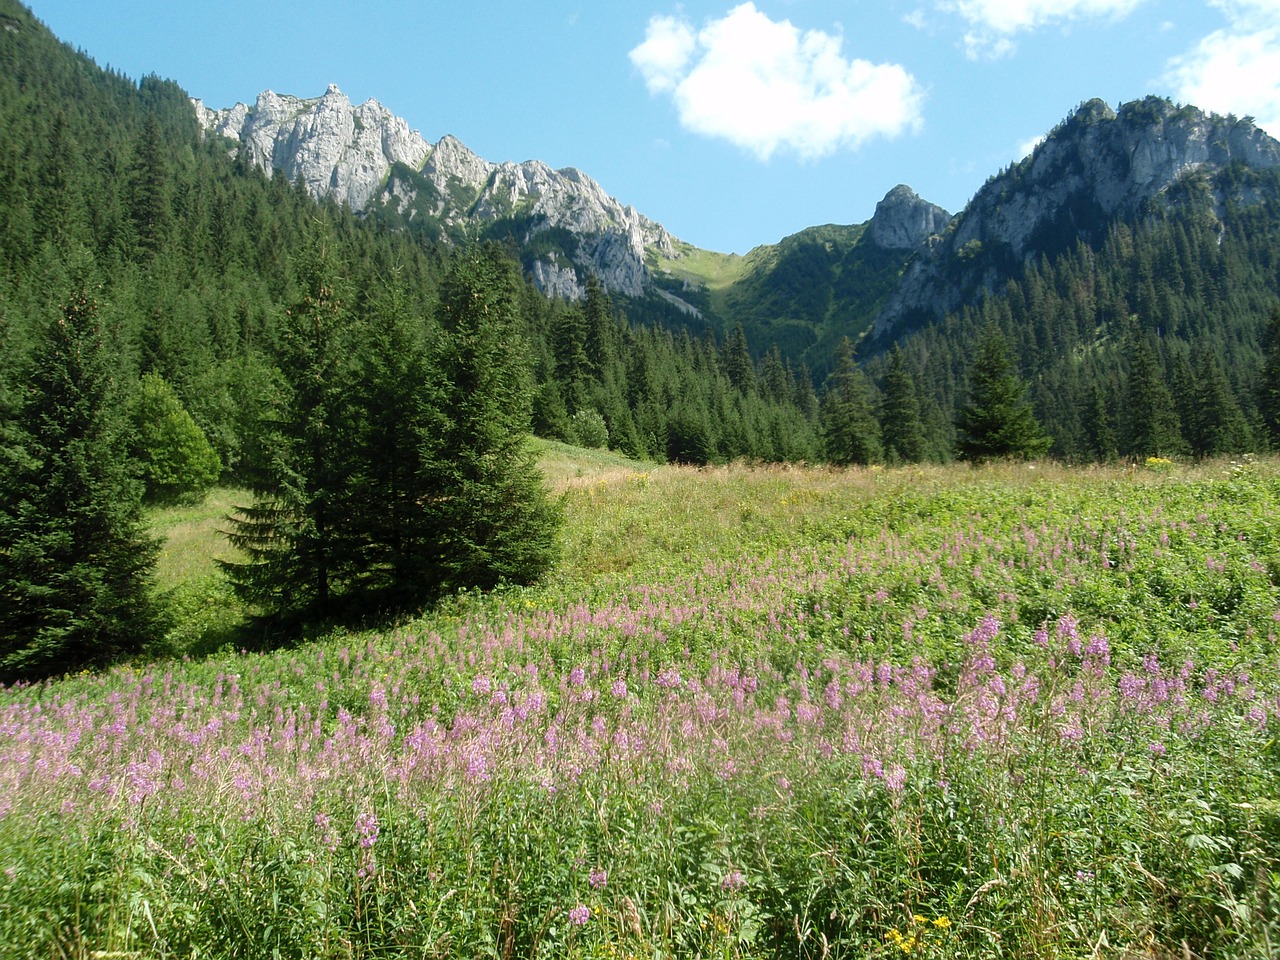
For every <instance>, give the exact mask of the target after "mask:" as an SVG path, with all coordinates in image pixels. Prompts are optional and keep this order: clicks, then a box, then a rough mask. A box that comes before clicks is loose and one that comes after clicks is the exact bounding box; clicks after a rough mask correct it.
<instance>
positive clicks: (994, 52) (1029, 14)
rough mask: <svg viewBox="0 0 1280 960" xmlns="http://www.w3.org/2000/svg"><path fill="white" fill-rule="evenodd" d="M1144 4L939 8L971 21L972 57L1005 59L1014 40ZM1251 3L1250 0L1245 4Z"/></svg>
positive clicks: (1055, 0)
mask: <svg viewBox="0 0 1280 960" xmlns="http://www.w3.org/2000/svg"><path fill="white" fill-rule="evenodd" d="M1143 2H1144V0H940V2H939V3H938V7H939V8H940V9H942V10H946V11H949V12H952V13H958V14H960V16H962V17H963V18H964V19H965V20H967V21H968V23H969V26H970V30H969V31H968V32H966V33H965V35H964V46H965V51H966V52H967V53H968V55H969V56H970V57H973V58H975V59H976V58H977V57H991V58H996V57H1003V56H1007V55H1008V54H1010V53H1012V52H1013V50H1014V49H1015V47H1016V44H1015V42H1014V37H1015V36H1016V35H1017V34H1019V33H1025V32H1027V31H1030V30H1036V29H1039V28H1040V27H1045V26H1049V25H1050V24H1054V23H1066V22H1069V21H1072V20H1079V19H1082V18H1086V17H1095V18H1096V17H1110V18H1112V19H1119V18H1121V17H1125V16H1128V15H1129V14H1130V13H1132V12H1133V10H1134V9H1135V8H1136V7H1137V6H1138V5H1139V4H1141V3H1143ZM1246 2H1251V0H1246Z"/></svg>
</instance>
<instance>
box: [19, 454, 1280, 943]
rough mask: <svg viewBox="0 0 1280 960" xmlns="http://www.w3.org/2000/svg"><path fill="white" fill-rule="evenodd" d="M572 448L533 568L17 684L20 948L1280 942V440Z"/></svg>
mask: <svg viewBox="0 0 1280 960" xmlns="http://www.w3.org/2000/svg"><path fill="white" fill-rule="evenodd" d="M584 456H585V455H584ZM548 461H549V464H550V465H549V468H548V469H549V473H550V481H549V482H551V483H552V484H553V485H554V486H555V487H556V488H557V489H558V490H560V491H562V492H563V495H564V498H565V506H566V511H567V515H568V518H569V519H568V523H567V524H566V528H565V531H564V534H563V537H564V541H565V542H564V551H565V552H564V560H563V561H562V563H561V565H560V567H559V568H558V569H557V570H556V571H555V572H554V573H553V575H552V576H551V577H550V578H549V579H548V580H546V581H545V582H544V583H542V584H540V585H538V586H535V587H529V588H520V589H500V590H498V591H496V592H493V593H489V594H483V595H482V594H461V595H458V596H457V597H454V598H451V599H450V600H449V601H448V602H446V603H445V604H443V605H442V606H441V607H439V608H438V609H436V610H434V611H432V612H430V613H427V614H425V615H423V616H421V617H419V618H416V619H409V620H405V621H404V622H402V623H399V624H396V625H381V626H379V627H378V628H376V629H370V630H363V631H362V630H356V629H355V628H352V627H346V628H334V629H332V630H329V631H326V632H323V633H320V634H318V635H316V636H311V637H308V638H305V639H299V640H298V641H297V642H296V643H293V644H290V645H288V646H285V647H281V646H279V645H276V646H274V647H272V648H270V649H266V648H264V649H254V648H253V647H252V645H248V644H243V646H245V649H243V650H242V649H240V648H239V647H238V646H236V645H225V646H219V647H217V648H216V649H213V650H212V651H209V650H206V649H203V648H200V647H199V644H198V642H197V641H195V640H192V639H191V637H192V635H193V634H192V630H193V628H192V626H191V623H196V622H203V623H206V624H207V623H208V622H209V621H210V616H211V615H210V614H209V611H210V610H214V611H217V610H222V609H224V608H225V606H226V604H229V603H230V600H229V599H228V598H227V597H226V596H225V595H224V594H221V593H219V591H220V590H221V589H222V588H221V587H220V586H219V584H218V581H217V579H216V575H215V574H213V573H212V572H211V567H207V565H206V567H207V568H202V567H201V563H200V560H199V556H196V558H195V559H194V560H193V559H192V556H191V554H190V550H191V549H192V548H190V547H184V550H187V551H188V552H187V553H185V554H184V556H183V558H182V560H181V572H180V573H174V574H172V575H171V577H172V579H171V580H170V582H167V583H162V584H161V585H160V586H161V588H163V589H168V590H173V591H187V594H188V602H187V603H186V606H184V607H183V609H187V610H190V611H191V616H192V621H191V623H187V624H178V625H176V627H175V633H174V635H173V636H174V637H175V638H177V639H174V640H171V646H170V648H168V649H165V650H158V651H155V652H154V655H153V658H148V659H147V660H141V661H138V662H135V663H131V664H129V665H125V666H120V667H117V668H115V669H113V670H111V671H110V672H108V673H104V674H100V675H87V674H86V675H80V676H71V677H66V678H64V679H62V680H59V681H54V682H48V683H44V684H40V685H33V686H17V687H13V688H8V689H3V688H0V957H57V958H61V957H86V958H87V957H108V956H109V957H121V958H122V957H139V958H141V957H149V958H150V957H184V958H186V957H193V958H194V957H282V958H288V957H298V958H303V957H378V958H389V957H405V958H408V957H415V958H436V957H440V958H443V957H481V956H490V957H504V958H506V957H601V958H627V957H631V958H659V957H708V958H710V957H716V958H731V957H743V958H762V957H801V958H808V957H812V958H825V957H906V956H911V957H929V958H944V957H945V958H991V957H1064V958H1076V957H1078V958H1085V957H1133V958H1138V957H1151V958H1163V957H1169V958H1183V957H1195V958H1218V957H1222V958H1259V957H1274V956H1280V645H1278V643H1277V634H1280V586H1278V584H1280V523H1278V522H1277V515H1278V513H1280V463H1278V462H1276V461H1274V460H1264V461H1259V462H1248V463H1239V464H1229V463H1225V462H1215V463H1211V464H1205V465H1200V466H1194V467H1185V466H1178V465H1170V466H1169V467H1164V466H1163V465H1161V467H1160V469H1152V468H1148V467H1146V466H1145V465H1137V466H1136V467H1134V468H1130V469H1129V470H1123V469H1093V470H1067V469H1065V468H1057V467H1053V466H1051V465H1040V466H1038V467H1037V468H1028V467H1026V466H1025V465H1020V466H1017V467H1013V466H991V467H986V468H981V469H974V468H967V467H966V468H923V469H902V470H850V471H836V470H809V469H803V468H790V469H782V468H778V469H765V468H749V467H744V466H733V467H726V468H719V469H709V470H694V469H691V468H676V467H662V468H653V469H649V468H647V467H645V466H643V465H638V464H630V463H626V462H622V461H615V460H600V461H598V462H597V461H584V462H575V461H573V460H571V459H570V454H569V453H566V452H565V451H562V450H559V449H552V450H549V451H548ZM157 522H158V523H160V524H161V528H162V530H163V532H166V533H168V534H169V535H170V543H171V545H172V544H178V543H185V542H186V541H185V540H184V537H187V536H188V534H189V533H190V530H189V528H188V525H187V521H186V520H184V519H183V518H182V517H180V516H178V515H176V514H174V515H172V516H169V517H167V518H161V519H160V520H158V521H157ZM202 522H203V521H202ZM206 525H207V524H206ZM188 539H189V538H188ZM195 540H196V542H197V543H198V544H199V543H205V544H206V545H207V550H206V553H207V554H208V555H209V556H212V555H213V554H214V553H216V552H217V551H218V550H223V549H225V545H223V544H221V543H220V541H218V539H217V537H216V535H215V533H214V532H210V533H208V535H207V536H203V537H196V538H195ZM201 549H205V548H199V549H196V550H195V553H196V554H197V555H199V554H200V550H201ZM170 559H171V560H172V559H173V558H170ZM174 562H176V561H174ZM172 569H175V570H176V569H178V567H173V568H172ZM192 598H194V599H192ZM200 598H203V599H200ZM201 618H204V619H203V620H202V619H201ZM212 619H213V620H216V619H217V617H213V618H212ZM214 628H216V629H222V625H221V624H220V623H215V624H214ZM214 628H211V629H214ZM206 641H207V638H206ZM207 645H209V644H207Z"/></svg>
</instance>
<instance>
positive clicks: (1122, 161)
mask: <svg viewBox="0 0 1280 960" xmlns="http://www.w3.org/2000/svg"><path fill="white" fill-rule="evenodd" d="M1236 163H1239V164H1243V165H1245V166H1249V167H1253V168H1256V169H1270V168H1274V167H1280V142H1277V141H1276V140H1273V139H1272V138H1271V137H1269V136H1267V134H1266V133H1264V132H1263V131H1262V130H1259V129H1258V128H1257V127H1256V126H1255V125H1254V124H1253V122H1252V121H1250V120H1247V119H1237V118H1236V117H1222V116H1217V115H1213V114H1206V113H1204V112H1203V111H1201V110H1199V109H1197V108H1195V107H1191V106H1179V105H1176V104H1174V103H1172V102H1170V101H1168V100H1164V99H1161V98H1158V97H1147V98H1146V99H1144V100H1135V101H1132V102H1130V103H1126V104H1124V105H1122V106H1121V107H1120V108H1119V109H1118V110H1112V109H1111V108H1110V107H1109V106H1107V104H1106V103H1104V102H1103V101H1101V100H1090V101H1088V102H1086V103H1084V104H1082V105H1081V106H1080V107H1079V108H1077V109H1076V110H1075V111H1074V112H1073V113H1072V114H1071V115H1070V116H1069V117H1067V118H1066V119H1065V120H1064V121H1062V123H1060V124H1059V125H1058V126H1057V127H1056V128H1055V129H1054V130H1053V131H1052V132H1050V134H1049V135H1048V136H1047V137H1046V138H1045V139H1044V141H1043V142H1041V143H1040V145H1039V146H1037V147H1036V149H1035V150H1034V151H1033V152H1032V153H1031V155H1030V156H1029V157H1027V158H1025V159H1024V160H1022V161H1020V162H1019V163H1017V164H1015V165H1014V166H1013V167H1011V168H1010V169H1008V170H1006V171H1005V172H1003V173H1001V174H999V175H997V176H995V177H992V178H991V179H990V180H988V181H987V183H986V185H985V186H983V188H982V189H981V190H979V191H978V193H977V195H976V196H975V197H974V198H973V200H972V201H970V203H969V205H968V206H967V207H966V208H965V209H964V210H963V211H962V212H961V213H960V214H958V215H957V216H956V218H955V219H954V220H953V221H952V223H951V225H950V227H949V228H948V230H947V232H946V234H945V236H944V238H943V241H942V242H941V243H938V244H935V245H933V246H931V247H929V248H927V249H926V250H924V251H922V253H921V255H920V256H918V257H916V259H915V260H914V261H913V262H912V263H911V265H910V266H909V267H908V269H907V271H906V273H905V274H904V276H903V280H902V283H901V284H900V285H899V287H898V289H897V291H896V292H895V293H894V295H893V296H892V297H891V298H890V299H889V301H888V302H887V303H886V305H885V306H884V308H883V309H882V310H881V312H880V314H879V315H878V317H877V319H876V322H875V326H874V335H875V336H877V337H881V338H883V337H885V336H887V335H889V334H890V333H891V331H892V330H893V329H894V328H895V327H896V326H897V325H898V324H900V323H902V322H903V321H910V322H912V323H923V322H928V321H930V320H933V319H938V318H940V317H941V316H943V315H944V314H946V313H947V312H949V311H952V310H955V309H957V308H958V307H959V306H960V304H961V303H962V302H965V301H966V300H968V299H970V298H972V297H974V296H980V295H982V293H983V292H984V291H987V290H991V289H994V288H995V287H996V286H997V285H998V284H999V283H1000V282H1002V281H1003V280H1004V279H1007V278H1008V277H1009V276H1011V275H1012V274H1013V272H1014V271H1016V270H1017V269H1019V268H1020V266H1021V265H1022V264H1025V263H1027V262H1029V261H1031V260H1033V259H1035V258H1036V257H1039V256H1054V255H1057V254H1059V253H1063V252H1065V251H1067V250H1069V249H1071V248H1072V247H1073V246H1074V245H1075V244H1076V243H1079V242H1080V241H1084V242H1087V243H1098V242H1101V240H1102V239H1103V238H1104V236H1105V234H1106V231H1107V230H1108V229H1109V228H1110V226H1111V225H1112V224H1113V223H1115V222H1116V221H1117V220H1123V221H1126V222H1136V221H1138V220H1140V219H1141V218H1142V217H1144V216H1147V215H1149V213H1150V212H1151V211H1152V209H1153V205H1154V206H1155V207H1159V206H1166V207H1167V206H1169V205H1171V204H1173V203H1175V202H1178V200H1177V198H1178V197H1179V196H1184V195H1185V191H1179V190H1175V189H1173V188H1175V187H1178V186H1184V185H1188V184H1191V185H1193V186H1195V188H1196V189H1197V190H1202V191H1203V192H1204V193H1205V194H1206V197H1207V199H1208V201H1209V204H1210V208H1211V209H1212V210H1213V212H1214V214H1215V215H1216V216H1217V217H1218V218H1219V220H1221V219H1222V218H1223V217H1225V216H1226V215H1227V209H1228V206H1229V203H1228V201H1231V202H1249V200H1250V198H1249V197H1248V196H1239V195H1234V194H1233V195H1232V196H1230V197H1227V196H1225V195H1223V194H1222V192H1221V188H1220V187H1218V186H1215V182H1216V181H1214V175H1215V174H1217V173H1219V172H1221V171H1222V170H1224V169H1225V168H1226V167H1227V166H1229V165H1231V164H1236ZM878 215H879V214H878V213H877V216H878Z"/></svg>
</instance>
